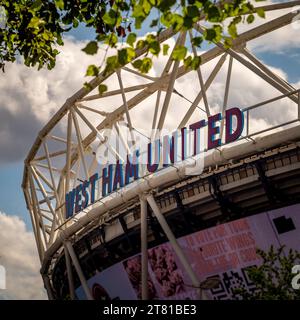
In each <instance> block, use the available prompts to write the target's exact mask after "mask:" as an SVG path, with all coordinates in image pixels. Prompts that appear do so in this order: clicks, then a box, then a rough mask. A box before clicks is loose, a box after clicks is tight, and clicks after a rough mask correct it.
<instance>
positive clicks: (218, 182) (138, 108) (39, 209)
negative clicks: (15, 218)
mask: <svg viewBox="0 0 300 320" xmlns="http://www.w3.org/2000/svg"><path fill="white" fill-rule="evenodd" d="M293 5H294V2H291V3H289V2H287V3H278V4H272V5H266V6H264V9H265V11H266V12H269V11H270V12H275V13H276V15H277V17H276V18H275V19H273V20H271V21H262V22H261V23H260V24H259V23H258V24H257V25H255V26H254V27H252V28H249V29H248V30H246V31H244V32H241V33H240V35H239V36H238V37H237V38H236V39H235V40H234V41H233V46H232V47H231V48H230V49H226V48H224V46H223V44H222V43H221V42H220V43H217V44H215V45H214V46H212V47H209V48H208V49H207V50H206V51H205V52H201V53H199V55H200V57H201V61H202V64H201V66H200V68H199V69H198V70H197V71H192V70H189V69H186V68H185V67H184V66H182V65H180V63H179V62H177V61H173V60H172V59H171V58H169V59H167V60H166V61H163V64H164V65H163V68H162V71H160V72H156V74H150V75H144V74H140V73H138V72H137V71H135V70H134V69H132V68H131V67H130V66H125V67H123V68H122V69H120V70H117V71H116V72H111V73H110V74H108V75H105V76H104V75H103V74H100V75H99V76H98V77H96V78H95V79H93V80H92V81H91V82H90V87H91V88H92V89H95V88H97V86H98V85H99V84H101V83H102V82H104V81H105V82H107V83H110V84H111V86H110V85H109V90H110V91H108V92H106V93H104V94H102V95H100V94H98V93H94V92H93V90H92V91H87V89H85V88H82V89H81V90H79V91H78V92H77V93H75V94H74V95H73V96H72V97H71V98H69V99H67V100H66V103H65V104H64V105H63V106H62V108H61V109H60V110H59V111H58V112H57V113H56V114H55V115H54V116H53V118H52V119H51V120H50V121H49V123H48V124H47V125H46V126H45V127H44V129H42V131H41V132H40V133H39V135H38V137H37V139H36V141H35V143H34V145H33V147H32V149H31V150H30V153H29V155H28V157H27V158H26V160H25V169H24V178H23V185H22V187H23V190H24V195H25V199H26V203H27V207H28V209H29V212H30V216H31V219H32V225H33V230H34V234H35V238H36V243H37V249H38V253H39V257H40V261H41V275H42V277H43V280H44V284H45V288H46V290H47V293H48V296H49V298H50V299H96V300H98V299H99V300H103V299H106V300H117V299H234V298H239V297H238V296H236V294H235V290H234V289H235V288H236V287H241V286H243V287H244V288H245V289H247V290H248V291H249V292H251V291H253V290H255V287H254V285H253V283H251V280H250V279H249V277H248V274H247V270H248V268H249V267H250V266H253V265H258V264H260V263H261V261H260V259H259V257H258V256H257V254H256V251H255V250H256V248H257V247H259V248H261V249H264V250H267V249H268V248H270V246H271V245H273V246H274V247H276V248H278V247H280V246H282V245H285V246H286V249H287V250H288V249H289V248H293V249H296V250H299V249H300V248H299V244H298V242H297V239H298V238H299V235H300V234H299V230H300V215H299V209H300V147H299V146H300V145H299V142H300V122H299V121H300V94H299V90H297V89H296V88H294V87H293V86H292V85H291V84H289V83H288V82H287V81H286V80H285V79H283V78H282V77H280V75H278V74H277V73H275V72H274V71H272V70H271V69H270V68H269V67H268V66H267V65H265V64H263V63H262V62H261V61H260V60H258V59H257V58H256V57H255V56H254V55H253V54H252V53H251V52H250V51H248V50H247V44H248V42H250V41H252V40H255V39H258V38H260V37H263V36H264V35H266V34H268V33H269V32H273V31H275V30H278V29H280V28H283V27H286V26H289V25H290V24H291V23H293V21H294V20H295V18H296V17H297V15H298V12H297V11H295V10H294V11H292V10H290V9H289V8H292V7H293ZM282 10H284V13H282V14H281V12H282ZM203 28H204V26H203V25H202V21H201V20H200V21H199V22H198V23H196V24H195V25H194V32H196V33H197V32H198V33H202V32H203V31H204V29H203ZM189 36H190V35H189V33H186V32H181V33H180V34H175V32H174V31H173V30H172V29H168V30H165V31H163V32H161V33H160V35H159V36H158V40H159V41H160V42H164V41H173V40H172V39H175V44H174V47H176V46H177V45H182V44H186V45H187V46H189V47H190V48H191V50H192V51H193V53H194V54H198V53H197V51H196V49H195V48H194V47H193V46H192V44H191V43H190V42H189ZM170 39H171V40H170ZM144 54H145V50H144V49H141V50H139V51H137V52H136V58H138V57H141V56H143V55H144ZM236 64H239V65H241V66H242V67H243V68H244V69H245V70H246V71H247V72H250V73H254V74H255V75H256V76H257V77H258V79H259V81H262V82H263V83H266V84H267V85H268V86H269V87H271V88H272V90H273V91H270V92H272V96H268V97H266V98H265V99H256V100H255V99H254V100H255V101H254V103H253V104H252V105H248V106H245V107H242V106H239V108H237V106H232V105H229V101H230V99H229V98H230V96H231V95H232V94H234V93H232V92H231V90H230V89H231V84H232V82H233V81H234V72H233V71H234V66H235V65H236ZM224 69H226V76H225V79H224V85H223V87H222V88H219V90H223V92H222V93H221V95H223V99H222V105H221V106H219V109H217V107H215V106H212V105H211V104H210V98H211V97H212V96H214V95H216V93H215V92H214V93H213V94H212V93H211V92H210V91H209V90H210V87H212V88H213V84H214V81H216V79H218V76H219V75H220V74H221V71H222V70H224ZM204 73H205V74H206V76H207V77H206V79H205V76H204ZM245 77H247V74H246V73H245ZM195 80H196V82H195ZM188 82H189V84H188ZM133 83H134V84H133ZM182 83H184V85H187V86H190V87H191V88H195V90H194V91H195V92H196V94H194V96H193V97H191V96H186V92H185V91H187V92H188V90H183V91H182V92H180V91H181V90H180V89H179V88H180V84H182ZM181 88H182V86H181ZM262 90H263V89H262ZM242 94H243V93H242ZM254 98H255V97H254ZM273 114H277V115H280V116H279V117H277V118H276V119H275V120H274V117H273V118H272V115H273ZM200 115H201V119H202V118H203V120H202V122H201V120H199V119H200ZM261 117H264V120H265V123H264V124H263V125H261V124H260V125H258V123H259V119H261ZM268 117H269V118H268ZM140 127H142V129H145V131H144V132H141V131H142V130H141V129H139V128H140ZM164 128H167V129H168V131H169V132H171V135H170V136H167V138H166V139H164V138H163V137H161V141H160V142H159V143H158V144H157V148H158V149H159V148H160V147H161V146H163V145H164V141H166V143H169V144H167V145H168V147H169V149H168V152H167V153H165V154H163V153H162V155H161V157H158V161H157V162H155V161H154V160H153V159H154V158H156V153H155V148H156V142H155V141H159V139H158V136H157V132H158V131H161V130H162V129H164ZM174 128H175V129H174ZM187 128H189V129H191V130H190V132H186V131H185V129H187ZM172 129H174V130H172ZM204 130H206V131H204ZM153 132H154V133H153ZM172 132H173V133H174V132H175V133H176V132H178V137H179V138H180V139H179V140H180V142H178V146H180V147H178V152H177V151H175V149H176V148H175V147H174V146H175V144H176V143H175V138H174V134H172ZM198 133H199V136H198V135H197V134H198ZM126 134H128V136H127V137H126ZM185 135H186V136H185ZM112 136H114V137H117V139H114V141H117V143H116V144H112V143H111V141H112V140H110V139H111V138H112ZM175 136H176V135H175ZM128 137H129V139H128ZM164 137H165V136H164ZM185 137H186V139H188V137H192V138H191V141H192V142H193V143H190V144H189V145H191V148H190V149H188V150H189V151H190V153H189V151H187V154H185V150H186V148H185V142H184V141H187V140H184V139H185ZM197 138H199V140H197ZM139 139H140V140H142V139H146V141H147V144H146V145H147V148H146V149H145V150H146V151H145V152H143V151H141V152H136V150H137V148H136V143H137V140H139ZM203 141H204V142H203ZM151 143H152V144H153V145H151ZM149 145H150V147H149ZM152 147H153V148H152ZM152 149H154V151H153V150H152ZM139 151H140V150H139ZM147 151H148V152H147ZM152 151H153V153H152ZM141 154H146V157H145V159H146V160H145V161H144V162H142V163H140V162H139V161H137V162H128V159H129V157H130V156H131V159H133V158H134V157H137V155H141ZM157 154H160V153H157ZM124 155H125V157H124ZM147 155H148V156H147ZM149 155H150V156H149ZM177 155H179V159H178V161H176V160H175V157H176V156H177ZM105 159H109V160H108V161H106V162H105V161H104V160H105ZM112 159H113V160H114V161H112ZM166 162H167V163H166ZM122 163H123V164H124V166H123V167H122V166H121V164H122ZM144 169H145V170H144ZM211 284H214V285H211Z"/></svg>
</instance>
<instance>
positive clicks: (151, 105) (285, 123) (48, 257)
mask: <svg viewBox="0 0 300 320" xmlns="http://www.w3.org/2000/svg"><path fill="white" fill-rule="evenodd" d="M298 4H300V1H292V2H285V3H276V4H271V5H266V6H263V8H264V10H265V11H266V12H268V11H277V10H281V9H288V8H292V7H294V6H295V5H298ZM298 14H299V13H298V11H295V10H294V11H290V12H288V13H285V14H283V15H280V16H279V17H277V18H275V19H273V20H271V21H264V22H262V23H261V24H256V25H255V26H253V27H251V28H250V29H248V30H246V31H244V32H241V33H240V34H239V36H238V37H237V38H236V39H234V40H233V44H232V47H231V48H229V49H226V48H225V47H224V44H223V43H222V42H219V43H215V44H213V45H211V46H210V47H209V48H208V49H207V50H206V51H204V52H200V53H198V52H197V50H196V48H195V47H194V46H193V45H192V44H191V42H190V38H191V36H192V35H191V32H190V33H189V32H180V33H179V34H176V33H175V32H174V31H173V30H172V29H167V30H165V31H162V32H161V33H160V34H159V35H158V40H159V42H161V43H162V42H165V41H170V40H169V39H175V45H174V47H173V48H175V47H176V46H177V45H183V44H185V45H187V46H188V47H189V48H191V50H192V52H193V54H194V55H199V56H200V58H201V65H200V67H199V68H198V69H197V70H196V71H193V70H191V69H187V68H185V67H184V66H183V65H181V64H180V62H179V61H174V60H172V58H171V56H170V57H169V58H168V59H166V61H163V63H164V65H163V68H162V71H161V72H160V73H159V74H157V75H145V74H141V73H139V72H137V71H136V70H135V69H132V68H131V67H130V66H129V65H128V66H127V65H126V66H124V67H122V68H121V69H119V70H116V71H115V72H110V73H109V74H106V75H105V76H104V75H103V73H101V74H99V76H97V77H95V78H94V79H93V80H91V81H90V82H89V87H90V89H86V88H85V87H83V88H81V89H80V90H79V91H77V92H76V93H75V94H74V95H73V96H71V97H70V98H68V99H67V100H66V102H65V103H64V105H63V106H62V107H61V108H60V109H59V111H58V112H57V113H56V114H55V115H54V116H53V117H52V119H51V120H50V121H49V122H48V123H47V125H46V126H45V127H44V128H43V129H42V130H41V131H40V133H39V134H38V137H37V139H36V141H35V143H34V144H33V146H32V148H31V150H30V152H29V154H28V156H27V158H26V160H25V168H24V177H23V183H22V188H23V191H24V195H25V199H26V203H27V207H28V209H29V212H30V216H31V219H32V225H33V231H34V235H35V239H36V242H37V248H38V253H39V257H40V261H41V264H42V269H41V273H42V275H43V279H44V283H45V286H46V288H47V291H48V293H49V296H50V297H51V286H52V284H51V270H52V269H53V266H54V265H55V261H56V259H57V258H58V257H59V256H60V254H61V253H62V252H65V253H66V263H67V264H70V263H71V262H70V261H71V260H72V262H73V265H74V266H75V269H76V272H77V274H78V277H79V278H80V282H81V285H82V286H83V288H84V291H85V293H86V295H87V297H88V298H90V299H91V298H92V297H91V294H90V292H89V288H88V285H87V282H86V279H85V277H84V274H83V272H82V270H81V267H80V264H79V261H78V257H77V256H76V254H75V251H74V248H73V243H75V242H76V241H77V239H78V237H79V236H80V235H82V234H84V233H87V232H89V230H92V229H93V228H94V227H95V226H98V225H101V224H105V222H106V221H107V220H108V219H109V218H110V217H112V216H114V217H116V216H117V215H118V214H119V213H120V212H121V211H122V210H121V208H123V207H124V205H125V206H129V205H131V204H132V203H133V202H135V203H140V210H141V217H140V220H139V223H140V224H141V234H142V256H143V260H142V261H143V263H142V270H143V273H142V279H143V280H142V281H143V284H144V286H143V288H144V290H143V297H144V298H145V297H147V288H146V284H145V283H146V281H147V278H146V273H145V272H146V270H147V260H146V254H145V252H146V250H147V222H146V216H147V203H148V204H149V206H150V207H151V209H152V211H153V213H154V215H155V216H156V218H157V219H158V221H159V223H160V225H161V227H162V229H163V230H164V231H165V233H166V235H167V238H168V239H169V241H170V242H171V244H172V246H173V248H174V250H175V252H176V254H177V255H178V257H179V259H180V260H181V262H182V264H183V265H184V268H185V270H186V271H187V273H188V274H189V276H190V279H191V281H192V283H193V285H194V286H198V287H199V284H200V282H199V280H198V279H197V277H196V276H195V274H194V272H193V270H192V268H191V266H190V265H189V264H188V262H187V261H186V258H185V256H184V255H183V253H182V250H181V248H180V246H179V245H178V243H177V241H176V238H175V236H174V234H173V233H172V230H171V229H170V227H169V225H168V223H167V221H166V219H165V218H164V214H163V213H162V210H161V207H160V206H159V205H158V204H157V201H156V195H157V193H158V190H161V189H162V188H164V187H165V188H168V187H170V186H172V185H175V184H176V183H180V182H181V181H184V180H185V179H186V178H187V176H186V168H187V167H190V166H191V163H192V164H193V165H197V161H204V169H207V168H210V170H211V168H213V169H212V170H214V169H217V168H218V166H220V165H224V164H231V165H233V164H234V163H235V161H236V160H238V159H240V158H246V157H247V156H251V155H254V154H256V153H259V152H262V151H264V150H268V149H272V148H275V147H280V146H282V145H288V144H290V143H294V144H295V145H297V143H299V142H298V141H299V140H300V127H299V120H300V94H299V92H300V90H297V89H296V88H294V87H293V86H292V85H291V84H290V83H288V82H287V81H286V80H285V79H283V78H281V77H280V76H279V75H278V74H277V73H275V72H274V71H272V70H271V69H270V68H269V67H268V66H267V65H265V64H264V63H263V62H261V61H260V60H259V59H258V58H257V57H255V56H254V55H253V54H252V53H251V52H250V51H249V50H248V49H247V45H248V43H249V42H251V41H252V40H255V39H257V38H259V37H262V36H264V35H266V34H268V33H270V32H272V31H275V30H277V29H280V28H283V27H285V26H287V25H289V24H291V23H292V22H293V21H294V20H295V18H297V16H298ZM204 30H205V25H204V24H203V17H202V19H200V20H199V21H198V22H197V23H195V25H194V28H193V32H195V33H200V34H201V33H203V32H204ZM145 52H146V48H144V49H140V50H137V51H136V59H137V58H139V57H142V56H143V55H145ZM226 61H227V69H226V80H225V83H224V86H223V88H224V96H223V103H222V106H221V110H220V112H221V114H223V115H224V113H225V111H226V109H227V108H228V99H229V96H230V83H231V79H232V76H233V75H232V70H233V65H234V64H235V63H239V64H240V65H242V66H243V67H244V68H245V69H247V70H248V71H249V72H252V73H254V74H256V75H257V77H258V78H260V79H261V80H263V81H264V82H266V83H267V84H268V85H270V86H271V87H272V88H273V89H274V93H275V94H274V95H273V96H270V97H268V98H267V99H265V100H263V101H258V102H256V103H255V104H253V105H250V106H246V107H244V108H243V109H242V111H243V114H244V115H245V129H244V131H243V134H242V135H241V137H240V138H239V141H237V142H234V143H233V145H232V146H223V145H222V146H220V147H219V148H217V149H215V150H211V151H209V152H208V151H207V150H204V152H203V157H202V158H201V159H202V160H198V159H196V158H193V157H192V158H191V161H189V162H188V163H187V162H182V163H181V164H179V165H172V166H170V167H168V168H164V169H162V170H160V171H159V172H157V173H156V174H149V175H146V176H144V177H141V178H140V179H139V180H137V181H134V182H132V183H131V184H129V185H128V186H126V187H124V188H120V189H118V190H117V191H115V192H113V193H111V194H109V195H108V196H106V197H104V198H103V197H101V195H99V194H97V196H96V201H95V202H94V203H93V204H92V205H90V206H88V207H87V208H85V209H84V210H82V211H81V212H80V213H79V214H76V215H73V216H71V217H69V218H66V208H65V195H66V194H67V193H68V192H70V191H71V190H72V189H74V188H76V186H77V185H78V183H82V182H84V181H86V180H89V178H90V176H91V175H92V174H93V173H95V172H96V171H99V168H100V167H101V164H99V158H97V150H98V148H99V147H101V146H104V147H106V148H107V149H109V146H108V145H107V139H106V138H105V137H106V135H107V132H113V133H114V134H115V135H117V136H118V137H120V141H121V142H122V144H124V146H125V149H126V150H130V147H131V146H130V145H128V144H127V142H126V141H125V140H126V139H124V137H123V134H122V127H121V126H120V124H121V123H123V124H124V123H125V127H126V128H128V129H129V130H130V132H136V133H137V132H138V129H139V126H141V125H142V126H143V124H146V123H147V125H148V130H149V134H150V135H151V130H156V129H159V130H161V129H163V128H164V127H165V126H167V125H170V123H171V124H172V125H174V123H175V122H176V124H175V128H177V129H181V128H183V127H186V126H188V125H189V124H190V123H192V121H194V120H193V119H196V118H197V117H196V114H197V115H199V112H200V111H201V112H202V117H203V116H206V117H209V116H210V115H211V114H212V111H213V110H212V109H213V108H212V107H211V105H210V101H209V95H208V91H209V89H210V87H211V85H212V84H213V83H214V81H215V79H216V78H217V77H218V75H219V73H220V71H221V70H222V69H224V68H225V66H226ZM206 66H209V69H210V71H209V73H208V76H207V79H206V80H205V79H204V76H203V69H204V68H206ZM128 79H130V80H131V84H130V85H127V82H128ZM183 79H184V81H187V82H188V81H189V79H190V86H192V87H196V91H197V93H196V95H195V97H193V98H192V100H191V98H190V97H186V96H185V94H183V93H180V92H179V89H177V84H178V83H179V82H180V81H183ZM195 79H197V81H198V83H197V82H196V83H195ZM70 81H71V79H70ZM109 81H111V83H112V84H113V85H115V86H116V87H114V88H112V90H111V87H113V85H112V86H111V87H110V86H109V91H108V92H105V93H103V94H99V93H94V92H93V90H94V89H96V88H97V87H98V86H99V85H100V84H101V83H103V82H109ZM132 82H135V84H134V85H132ZM222 94H223V93H222ZM174 97H175V98H176V99H179V100H177V101H181V102H182V105H183V106H184V107H182V106H181V107H180V112H179V111H178V112H177V111H176V109H174V106H173V107H172V106H171V105H172V104H174V102H173V101H174V100H173V99H175V98H174ZM149 99H150V100H149ZM151 99H154V100H153V101H154V102H151V101H152V100H151ZM279 102H280V103H279ZM200 103H201V107H200V106H199V105H200ZM285 104H289V105H291V107H292V108H294V109H293V110H294V112H293V117H292V118H290V119H285V118H284V120H281V119H278V122H277V123H275V124H272V125H270V126H267V127H266V128H263V129H259V130H257V129H253V128H252V127H251V124H252V122H253V121H255V118H254V117H252V116H251V114H252V113H255V112H256V116H257V112H258V113H259V112H260V110H261V108H264V107H266V106H268V107H269V109H268V110H269V112H272V108H284V105H285ZM171 109H172V110H173V111H171ZM174 110H175V111H174ZM199 110H200V111H199ZM282 112H283V113H284V110H282ZM174 113H175V117H174ZM136 119H138V120H136ZM143 121H144V122H143ZM223 126H224V121H223V122H222V124H221V133H220V134H221V138H222V139H223V137H222V131H223V129H222V128H223ZM144 135H146V136H147V132H146V133H145V134H144ZM147 138H149V140H150V139H151V136H147ZM223 142H224V140H222V143H223ZM113 152H115V156H116V157H118V153H117V151H116V150H114V151H113ZM103 154H105V153H103ZM203 159H204V160H203ZM199 177H200V178H201V175H199ZM67 257H70V258H71V259H69V258H68V259H67ZM67 270H68V271H69V273H68V277H69V282H70V287H72V284H71V282H72V279H71V278H72V277H71V275H70V266H69V268H68V265H67ZM73 291H74V288H73Z"/></svg>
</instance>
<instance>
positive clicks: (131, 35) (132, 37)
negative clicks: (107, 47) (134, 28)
mask: <svg viewBox="0 0 300 320" xmlns="http://www.w3.org/2000/svg"><path fill="white" fill-rule="evenodd" d="M135 41H136V34H135V33H129V35H128V36H127V40H126V42H127V43H128V44H129V45H130V46H131V47H133V44H134V43H135Z"/></svg>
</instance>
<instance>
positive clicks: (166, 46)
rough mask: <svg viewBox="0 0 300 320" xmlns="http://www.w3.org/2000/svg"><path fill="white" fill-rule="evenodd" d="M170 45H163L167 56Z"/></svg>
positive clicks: (164, 53)
mask: <svg viewBox="0 0 300 320" xmlns="http://www.w3.org/2000/svg"><path fill="white" fill-rule="evenodd" d="M169 48H170V46H169V45H168V44H166V43H165V44H164V45H163V55H164V56H166V55H167V54H168V51H169Z"/></svg>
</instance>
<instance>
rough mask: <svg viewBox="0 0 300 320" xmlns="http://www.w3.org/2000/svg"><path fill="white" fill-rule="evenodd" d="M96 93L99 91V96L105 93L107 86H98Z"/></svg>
mask: <svg viewBox="0 0 300 320" xmlns="http://www.w3.org/2000/svg"><path fill="white" fill-rule="evenodd" d="M98 91H99V94H100V95H102V94H103V93H104V92H106V91H107V85H105V84H103V83H102V84H100V85H99V86H98Z"/></svg>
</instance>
